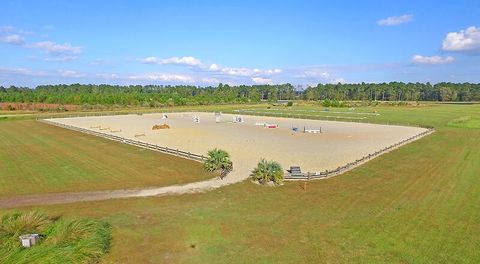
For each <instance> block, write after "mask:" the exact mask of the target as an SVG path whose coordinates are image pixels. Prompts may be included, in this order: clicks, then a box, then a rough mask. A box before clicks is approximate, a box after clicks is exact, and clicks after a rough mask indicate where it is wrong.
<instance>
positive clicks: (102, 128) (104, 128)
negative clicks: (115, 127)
mask: <svg viewBox="0 0 480 264" xmlns="http://www.w3.org/2000/svg"><path fill="white" fill-rule="evenodd" d="M99 129H100V130H109V129H110V127H100V128H99Z"/></svg>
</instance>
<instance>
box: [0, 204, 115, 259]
mask: <svg viewBox="0 0 480 264" xmlns="http://www.w3.org/2000/svg"><path fill="white" fill-rule="evenodd" d="M0 221H1V222H0V263H97V262H98V261H99V259H100V257H101V256H102V255H103V254H105V253H106V252H107V251H108V249H109V248H110V241H111V228H110V225H109V224H107V223H105V222H102V221H98V220H94V219H76V220H70V219H60V218H59V217H51V216H47V215H45V214H42V213H39V212H35V211H32V212H27V213H13V214H7V215H4V216H3V217H2V218H1V220H0ZM25 233H37V234H39V235H40V237H41V240H40V241H39V242H38V244H36V245H34V246H33V247H31V248H28V249H25V248H23V247H22V246H21V244H20V241H19V238H18V237H19V235H21V234H25Z"/></svg>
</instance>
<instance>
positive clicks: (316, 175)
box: [37, 109, 435, 180]
mask: <svg viewBox="0 0 480 264" xmlns="http://www.w3.org/2000/svg"><path fill="white" fill-rule="evenodd" d="M192 110H193V109H182V110H180V111H179V110H178V109H176V110H173V109H172V111H168V110H166V111H163V112H164V113H170V112H190V111H192ZM194 111H195V112H208V111H199V110H198V109H196V110H194ZM151 113H154V112H151ZM156 113H158V111H157V112H156ZM224 113H232V114H234V113H235V114H239V113H241V114H243V115H255V116H277V117H278V116H280V117H286V118H300V119H312V117H313V116H309V115H302V114H284V113H274V112H270V113H262V112H246V111H242V110H233V111H225V112H224ZM128 114H135V112H134V113H132V112H130V113H125V112H109V113H85V114H73V115H62V116H52V117H50V118H48V117H42V119H37V120H38V121H40V122H43V123H47V124H50V125H54V126H58V127H62V128H66V129H70V130H74V131H78V132H82V133H85V134H90V135H94V136H99V137H103V138H107V139H110V140H114V141H118V142H122V143H125V144H130V145H134V146H138V147H141V148H145V149H150V150H154V151H159V152H162V153H165V154H169V155H175V156H178V157H182V158H186V159H190V160H194V161H198V162H204V161H205V160H206V159H207V157H205V156H203V155H198V154H194V153H190V152H186V151H181V150H178V149H171V148H168V147H162V146H158V145H154V144H150V143H146V142H142V141H138V140H132V139H128V138H123V137H119V136H115V135H110V134H106V133H102V132H97V131H92V130H88V129H84V128H79V127H75V126H71V125H65V124H61V123H57V122H53V121H49V120H45V119H53V118H69V117H87V116H107V115H108V116H110V115H128ZM136 114H138V115H142V114H147V113H145V112H138V113H136ZM43 118H45V119H43ZM323 118H324V117H322V116H317V117H316V118H314V119H323ZM356 121H357V122H359V123H368V122H365V121H360V120H356ZM350 122H351V121H350ZM387 124H388V123H387ZM389 125H393V124H391V123H390V124H389ZM396 125H405V124H396ZM424 128H427V129H428V130H426V131H424V132H422V133H419V134H417V135H415V136H412V137H410V138H407V139H404V140H402V141H400V142H398V143H395V144H393V145H390V146H388V147H385V148H383V149H380V150H378V151H375V152H373V153H370V154H368V155H366V156H363V157H362V158H360V159H358V160H355V161H353V162H349V163H347V164H345V165H343V166H340V167H337V168H336V169H332V170H325V171H320V172H306V173H303V174H301V175H291V174H290V173H286V174H285V175H284V179H285V180H310V179H324V178H330V177H333V176H337V175H339V174H342V173H344V172H346V171H349V170H351V169H353V168H355V167H357V166H359V165H361V164H363V163H365V162H367V161H369V160H371V159H373V158H376V157H378V156H380V155H381V154H384V153H386V152H388V151H390V150H392V149H395V148H398V147H399V146H401V145H404V144H406V143H409V142H411V141H414V140H416V139H418V138H421V137H423V136H426V135H428V134H431V133H433V132H434V131H435V130H434V129H433V128H432V127H424Z"/></svg>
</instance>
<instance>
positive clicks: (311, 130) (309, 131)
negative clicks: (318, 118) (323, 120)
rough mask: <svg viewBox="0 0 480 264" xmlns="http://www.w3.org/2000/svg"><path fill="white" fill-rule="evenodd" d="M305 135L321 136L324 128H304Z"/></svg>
mask: <svg viewBox="0 0 480 264" xmlns="http://www.w3.org/2000/svg"><path fill="white" fill-rule="evenodd" d="M303 133H312V134H320V133H322V127H319V128H318V129H307V128H306V127H303Z"/></svg>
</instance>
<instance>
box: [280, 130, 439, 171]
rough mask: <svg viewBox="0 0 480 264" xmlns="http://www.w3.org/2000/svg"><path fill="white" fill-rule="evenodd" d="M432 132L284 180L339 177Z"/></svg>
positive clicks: (428, 131) (427, 131)
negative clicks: (336, 165)
mask: <svg viewBox="0 0 480 264" xmlns="http://www.w3.org/2000/svg"><path fill="white" fill-rule="evenodd" d="M433 132H434V130H433V129H428V130H426V131H424V132H422V133H419V134H417V135H415V136H412V137H410V138H407V139H404V140H402V141H400V142H398V143H395V144H393V145H390V146H388V147H385V148H383V149H380V150H378V151H375V152H374V153H370V154H368V155H366V156H363V157H362V158H361V159H357V160H355V161H353V162H349V163H347V164H345V165H344V166H341V167H338V168H336V169H333V170H325V171H322V172H313V173H312V172H307V173H304V174H303V175H291V174H289V173H287V174H285V176H284V179H286V180H308V179H321V178H327V177H332V176H336V175H339V174H342V173H344V172H346V171H348V170H351V169H353V168H354V167H357V166H358V165H360V164H362V163H364V162H367V161H369V160H371V159H373V158H376V157H378V156H379V155H381V154H383V153H385V152H387V151H390V150H392V149H394V148H397V147H399V146H401V145H403V144H406V143H408V142H410V141H413V140H415V139H418V138H421V137H423V136H426V135H428V134H430V133H433Z"/></svg>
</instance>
